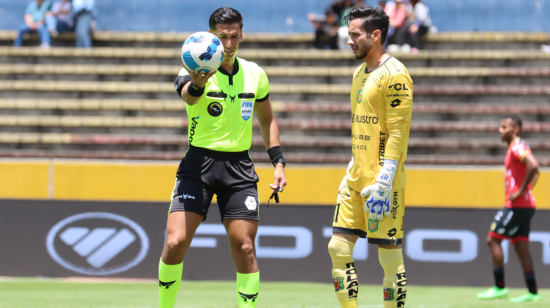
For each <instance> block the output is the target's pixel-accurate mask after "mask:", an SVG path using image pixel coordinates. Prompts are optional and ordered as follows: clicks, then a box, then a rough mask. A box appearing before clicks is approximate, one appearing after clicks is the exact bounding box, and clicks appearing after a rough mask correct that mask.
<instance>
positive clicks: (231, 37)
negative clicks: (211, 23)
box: [208, 23, 243, 63]
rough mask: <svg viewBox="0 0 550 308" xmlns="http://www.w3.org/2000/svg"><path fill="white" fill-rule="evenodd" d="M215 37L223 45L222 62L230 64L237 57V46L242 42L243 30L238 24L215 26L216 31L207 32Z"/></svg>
mask: <svg viewBox="0 0 550 308" xmlns="http://www.w3.org/2000/svg"><path fill="white" fill-rule="evenodd" d="M208 32H212V33H213V34H214V35H215V36H217V37H218V38H219V39H220V41H221V42H222V44H223V51H224V54H223V62H228V63H229V62H231V59H233V58H234V57H235V56H236V55H237V50H238V49H239V44H240V43H241V42H242V40H243V30H241V26H240V25H239V23H232V24H217V25H216V30H212V31H211V30H208Z"/></svg>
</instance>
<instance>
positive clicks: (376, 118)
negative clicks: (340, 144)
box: [347, 57, 413, 191]
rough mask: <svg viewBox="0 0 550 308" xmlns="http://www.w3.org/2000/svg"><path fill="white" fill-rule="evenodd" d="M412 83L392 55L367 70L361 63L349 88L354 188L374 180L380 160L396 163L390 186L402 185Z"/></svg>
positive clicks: (352, 185) (410, 113)
mask: <svg viewBox="0 0 550 308" xmlns="http://www.w3.org/2000/svg"><path fill="white" fill-rule="evenodd" d="M412 100H413V82H412V79H411V76H410V75H409V72H408V71H407V69H406V68H405V66H404V65H403V64H402V63H401V62H399V61H398V60H397V59H395V58H393V57H389V58H388V59H386V60H385V61H384V62H383V63H382V64H381V65H380V66H379V67H377V68H375V69H374V70H372V71H367V67H366V63H363V64H361V65H360V66H359V67H358V68H357V69H356V70H355V73H354V75H353V85H352V88H351V141H352V151H353V160H354V164H353V166H352V167H351V168H350V169H349V171H348V177H347V178H348V180H347V182H348V185H349V186H350V187H351V188H352V189H353V190H355V191H361V189H363V188H365V187H367V186H369V185H371V184H373V183H375V182H376V176H377V175H378V171H379V170H380V169H381V168H382V166H383V165H384V159H392V160H396V161H398V162H399V164H398V168H397V171H396V174H395V177H394V180H393V187H394V189H396V188H404V187H405V185H406V175H405V166H404V162H405V159H406V158H407V146H408V143H409V130H410V127H411V115H412Z"/></svg>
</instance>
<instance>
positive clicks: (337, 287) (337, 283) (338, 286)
mask: <svg viewBox="0 0 550 308" xmlns="http://www.w3.org/2000/svg"><path fill="white" fill-rule="evenodd" d="M332 282H333V283H334V291H336V292H338V291H341V290H344V277H332Z"/></svg>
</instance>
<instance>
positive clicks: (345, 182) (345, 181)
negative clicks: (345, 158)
mask: <svg viewBox="0 0 550 308" xmlns="http://www.w3.org/2000/svg"><path fill="white" fill-rule="evenodd" d="M352 166H353V156H352V157H351V160H350V161H349V164H348V169H347V170H346V175H345V176H344V178H343V179H342V182H340V186H338V194H340V191H342V188H344V187H346V185H347V180H348V172H349V169H351V167H352Z"/></svg>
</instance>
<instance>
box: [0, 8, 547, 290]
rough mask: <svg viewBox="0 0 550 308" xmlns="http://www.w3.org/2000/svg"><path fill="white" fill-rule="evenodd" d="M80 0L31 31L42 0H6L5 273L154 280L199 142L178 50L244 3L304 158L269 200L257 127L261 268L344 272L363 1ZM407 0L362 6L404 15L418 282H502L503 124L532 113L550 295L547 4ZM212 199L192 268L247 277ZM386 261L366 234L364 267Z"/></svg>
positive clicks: (410, 240)
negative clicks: (337, 213)
mask: <svg viewBox="0 0 550 308" xmlns="http://www.w3.org/2000/svg"><path fill="white" fill-rule="evenodd" d="M84 2H89V3H91V4H90V5H89V6H83V7H80V8H76V9H75V8H74V7H73V8H70V10H69V11H67V13H63V12H62V13H60V14H58V15H57V17H58V20H57V25H55V24H54V26H52V24H51V22H50V23H47V24H44V26H43V27H45V28H42V30H40V29H37V30H38V31H31V30H33V29H31V28H32V27H30V26H29V24H28V23H25V22H24V15H25V10H26V8H27V5H28V4H29V3H30V1H7V0H0V29H1V30H0V79H2V80H1V81H0V157H1V159H0V198H1V199H0V209H1V211H0V247H10V249H7V250H5V249H3V251H2V253H0V276H30V277H35V276H44V277H69V276H80V277H97V276H101V277H130V278H148V279H149V278H150V279H154V278H155V277H156V275H157V264H158V257H159V256H160V253H161V250H162V247H163V243H164V232H165V229H164V228H165V221H166V213H167V211H168V206H169V198H168V197H169V193H170V192H171V190H172V187H173V183H174V181H175V173H176V169H177V165H178V163H179V160H180V159H181V158H182V157H183V155H184V153H185V151H186V149H187V126H188V121H187V117H186V113H185V104H184V103H183V102H182V101H181V100H180V99H179V97H178V96H177V94H176V92H175V91H174V87H173V82H174V79H175V77H176V75H177V74H178V72H179V70H180V68H181V60H180V58H179V57H180V56H179V53H180V47H181V44H182V42H183V41H184V40H185V39H186V38H187V37H188V36H189V34H190V33H192V32H194V31H200V30H206V29H207V27H208V18H209V16H210V14H211V13H212V11H214V10H215V9H216V8H218V7H220V6H224V5H229V6H232V7H233V8H235V9H237V10H239V11H240V12H241V13H242V15H243V17H244V31H245V33H244V41H243V42H242V44H241V47H240V50H239V52H238V56H239V57H242V58H244V59H247V60H249V61H253V62H256V63H258V64H259V65H260V66H261V67H263V68H264V69H265V71H266V72H267V75H268V77H269V79H270V84H271V88H270V89H271V92H270V93H271V94H270V97H271V99H272V102H273V110H274V112H275V116H276V118H277V121H278V124H279V128H280V131H281V142H282V146H283V149H284V151H285V157H286V159H287V162H288V166H287V177H288V182H289V184H288V187H287V188H285V192H284V193H282V194H281V204H279V205H273V206H270V207H269V208H266V206H265V204H266V202H265V201H267V199H268V197H269V190H268V186H267V185H268V184H269V182H270V180H271V179H272V171H273V168H272V167H271V166H270V164H269V157H268V155H267V153H266V151H265V149H264V146H263V142H262V140H261V137H260V134H259V131H258V129H257V128H256V129H255V132H254V138H253V144H252V148H251V150H250V153H251V157H252V158H253V159H254V160H255V162H256V163H257V172H258V174H259V175H260V179H261V182H260V183H259V190H260V199H261V200H262V206H261V211H262V214H261V218H262V221H261V226H260V230H259V236H258V239H257V245H258V249H257V254H258V258H259V263H260V267H261V268H262V279H263V280H266V281H311V282H330V280H329V279H330V277H329V275H330V274H329V271H330V269H329V268H330V258H329V255H328V253H327V252H326V245H327V243H328V240H329V237H330V235H331V228H330V226H331V222H332V219H333V213H334V203H335V200H336V192H337V187H338V184H339V183H340V180H341V179H342V177H343V176H344V173H345V169H346V166H347V163H348V161H349V159H350V158H351V151H350V146H351V139H350V134H351V132H350V127H351V124H350V122H349V115H350V102H349V97H350V88H351V76H352V73H353V71H354V69H355V68H356V67H357V66H358V65H359V64H360V63H361V62H360V61H357V60H355V59H354V57H353V54H352V53H351V52H350V51H349V50H347V47H346V44H345V40H346V33H347V30H346V29H345V25H343V24H341V18H342V17H343V16H344V15H345V11H346V10H347V9H349V7H351V6H353V5H360V4H356V3H355V2H356V1H336V2H335V1H329V0H315V1H313V0H303V1H296V0H293V1H290V0H278V1H251V0H233V1H230V2H228V1H222V0H209V1H186V0H158V1H145V0H133V1H106V0H97V1H95V3H94V1H84ZM397 2H398V3H396V2H394V1H387V2H385V1H370V0H368V1H365V2H362V4H364V5H371V6H375V5H385V6H386V7H387V10H389V11H390V12H392V14H395V15H392V16H393V17H392V18H395V27H394V28H395V29H394V30H395V31H394V33H395V34H394V36H393V37H392V38H391V39H390V40H389V41H388V42H387V45H388V50H389V51H390V53H391V54H392V55H393V56H394V57H396V58H397V59H399V60H400V61H402V62H403V63H404V64H405V65H406V66H407V68H408V70H409V72H410V75H411V76H412V78H413V81H414V106H413V108H414V111H413V120H412V125H411V134H410V141H409V150H408V151H409V152H408V153H409V154H408V159H407V161H406V165H407V168H408V169H407V177H408V183H407V190H406V205H407V210H406V217H405V218H404V220H405V239H404V254H405V258H406V261H405V262H406V264H407V272H408V273H409V275H410V277H414V281H413V280H411V283H414V284H417V285H460V286H489V285H491V284H492V276H491V266H490V255H489V252H488V249H487V248H486V244H485V238H486V234H487V231H488V229H489V225H490V223H491V221H492V219H493V216H494V214H495V212H496V210H497V209H499V208H501V207H502V206H503V204H504V166H503V163H504V155H505V153H506V150H507V146H506V144H505V143H503V142H502V141H501V140H500V136H499V134H498V126H499V123H500V120H501V119H502V118H503V117H505V116H506V115H509V114H518V115H520V116H521V117H522V119H523V123H524V126H523V132H522V134H521V136H522V138H523V139H524V140H525V142H526V143H527V144H528V145H529V146H530V147H531V149H532V151H533V153H534V155H535V157H536V158H537V159H538V161H539V163H540V165H541V176H540V179H539V182H538V184H537V187H536V188H535V189H534V191H533V193H534V195H535V197H536V198H537V205H538V209H539V210H538V211H537V214H536V215H535V217H534V219H533V222H532V227H531V229H532V233H531V242H532V244H531V252H532V255H533V258H534V262H535V268H536V272H537V277H538V281H539V286H540V287H545V288H548V287H550V270H549V269H550V246H549V245H550V227H549V225H548V223H547V221H548V220H549V219H550V212H549V211H548V210H549V209H550V190H549V189H548V188H549V187H550V170H549V169H548V167H549V166H550V138H549V137H548V136H549V135H550V47H549V46H548V44H549V41H550V33H549V32H550V23H549V22H548V21H547V16H549V15H550V0H522V1H515V0H500V1H496V0H487V1H476V0H462V1H459V0H445V1H436V0H425V1H423V2H424V5H425V6H426V7H427V8H428V9H429V14H428V15H427V17H428V18H426V14H424V15H423V17H422V16H420V15H418V14H415V7H414V6H413V4H415V3H416V2H415V1H411V2H409V1H405V2H402V1H397ZM63 3H65V2H63ZM63 3H62V4H63ZM67 3H69V5H70V4H71V2H70V1H68V2H67ZM57 9H58V10H60V11H63V10H62V6H61V4H58V7H57ZM401 9H402V10H403V12H404V13H403V14H402V15H399V14H398V13H395V12H396V11H399V10H401ZM52 10H53V7H52ZM59 16H61V17H59ZM399 16H400V17H399ZM44 18H45V17H44ZM39 20H40V19H37V20H34V21H33V22H37V21H39ZM63 22H64V23H66V26H67V27H66V28H63V27H62V26H60V24H63ZM413 24H417V25H420V27H419V28H418V29H419V30H418V31H416V32H414V31H411V27H410V26H411V25H413ZM75 27H76V28H75ZM35 32H39V33H40V36H39V35H37V33H35ZM342 40H343V44H342ZM14 45H15V47H14ZM255 125H256V124H255ZM216 207H217V206H216V204H213V205H212V207H211V209H210V213H209V217H208V219H207V220H206V221H205V222H204V223H203V225H201V227H200V228H199V230H198V232H197V235H196V239H195V240H194V241H193V244H192V248H191V250H190V252H189V254H188V256H187V257H186V262H188V264H201V262H207V263H208V264H209V266H207V267H200V266H197V267H192V266H189V267H184V274H183V278H184V279H188V280H232V279H234V269H233V265H232V263H231V259H230V256H229V250H228V245H227V241H226V239H225V235H224V234H225V233H224V230H223V228H222V225H221V224H220V221H219V214H218V213H217V209H216ZM503 245H504V246H503V247H504V248H505V252H506V262H507V277H511V279H510V281H509V282H508V284H509V285H510V286H514V287H523V286H524V282H523V276H522V272H521V268H520V266H519V261H518V260H517V257H516V256H515V254H514V253H513V248H511V247H510V248H509V247H508V246H509V245H508V242H507V241H505V242H504V244H503ZM376 256H377V254H376V248H375V247H370V248H369V247H367V245H366V242H365V241H364V240H360V241H359V242H358V245H357V246H356V251H355V260H356V263H357V264H358V267H359V268H360V270H361V268H366V267H367V262H368V260H371V261H372V262H375V263H376V264H378V262H377V261H376V259H377V257H376ZM31 260H32V262H31ZM283 269H284V270H283ZM508 269H509V270H508ZM369 273H372V275H369V276H366V275H365V276H364V278H363V277H362V281H364V282H365V283H367V284H368V283H372V284H379V282H380V281H381V277H382V270H381V268H379V266H374V267H372V268H369ZM427 273H437V275H432V274H427ZM512 277H516V278H517V279H512Z"/></svg>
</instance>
